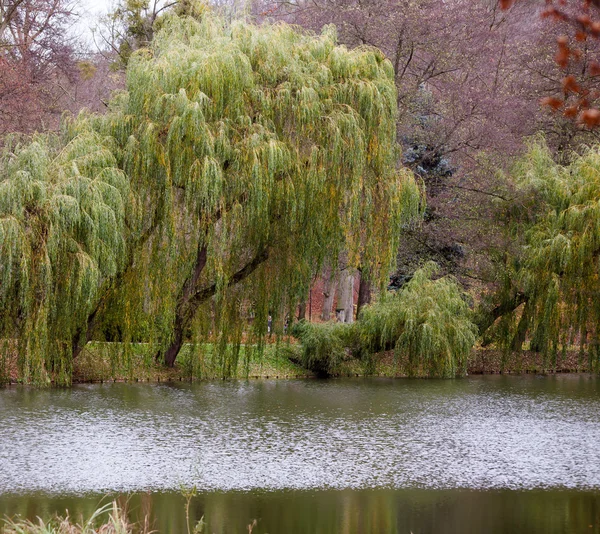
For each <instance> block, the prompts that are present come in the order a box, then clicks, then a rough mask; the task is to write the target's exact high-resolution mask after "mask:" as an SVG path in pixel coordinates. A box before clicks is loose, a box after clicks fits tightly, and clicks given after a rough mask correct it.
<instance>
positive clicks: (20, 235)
mask: <svg viewBox="0 0 600 534" xmlns="http://www.w3.org/2000/svg"><path fill="white" fill-rule="evenodd" d="M55 142H56V140H54V139H52V138H42V137H40V138H36V139H34V140H33V141H32V142H31V143H29V144H27V145H17V146H15V147H13V148H10V147H9V148H8V149H7V151H6V153H5V154H4V155H3V157H2V161H1V164H0V258H2V262H1V264H0V309H2V315H1V317H0V337H2V338H4V337H17V338H18V351H19V355H20V362H21V374H22V377H23V379H24V380H25V381H32V382H35V383H43V382H45V381H46V380H48V376H47V374H46V371H47V370H52V371H53V372H54V373H55V375H56V376H57V377H58V380H59V381H61V382H68V380H69V374H70V349H71V347H70V345H68V344H67V343H68V340H69V339H70V337H71V336H72V335H73V334H74V330H75V329H76V328H77V327H78V324H81V323H82V322H85V321H86V320H87V316H88V311H89V307H90V305H91V303H93V302H94V300H95V299H96V298H97V294H98V289H99V287H100V286H101V284H102V282H103V281H104V280H105V279H107V278H110V277H112V276H114V275H115V274H116V273H117V272H118V271H119V269H121V268H122V266H123V256H124V252H125V239H124V235H125V233H126V229H125V225H126V223H125V218H126V214H125V206H126V205H127V204H128V203H129V195H130V190H129V182H128V180H127V179H126V176H125V175H124V173H123V172H122V170H120V169H118V168H117V164H116V159H115V157H114V156H113V154H112V152H111V143H110V140H108V139H106V138H103V137H101V136H99V135H98V134H95V133H86V134H82V135H80V136H79V137H77V138H75V139H73V140H72V141H71V142H69V143H67V144H66V145H65V146H64V147H61V148H60V149H58V148H55V146H53V144H54V143H55Z"/></svg>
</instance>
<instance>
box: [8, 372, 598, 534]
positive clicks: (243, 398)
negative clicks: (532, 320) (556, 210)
mask: <svg viewBox="0 0 600 534" xmlns="http://www.w3.org/2000/svg"><path fill="white" fill-rule="evenodd" d="M192 487H196V489H197V492H198V495H197V496H196V497H194V498H193V499H192V501H191V505H190V513H191V515H192V517H194V518H200V517H201V516H204V517H205V519H206V521H207V523H208V529H207V532H219V533H221V532H223V533H225V532H226V533H235V532H248V529H247V528H246V525H248V524H249V523H250V522H251V521H252V520H254V519H256V520H257V526H256V527H255V528H254V530H253V533H255V534H258V533H270V534H276V533H280V532H281V533H305V532H306V533H316V532H323V533H325V532H348V533H350V532H365V533H368V532H399V533H403V532H406V533H407V534H408V533H410V532H412V533H414V534H418V533H427V532H442V533H457V534H458V533H469V532H490V533H496V532H497V533H504V532H506V533H509V532H510V533H513V532H528V533H529V532H532V533H537V532H539V533H553V532H556V533H568V532H573V533H575V532H590V533H592V532H593V533H600V379H599V378H598V377H596V376H591V375H554V376H535V375H525V376H498V375H494V376H473V377H468V378H465V379H458V380H408V379H396V380H392V379H379V378H371V379H338V380H328V381H326V380H322V381H321V380H253V381H231V382H203V383H193V384H189V383H174V384H123V383H117V384H94V385H78V386H74V387H73V388H71V389H52V390H36V389H32V388H26V387H16V386H12V387H7V388H4V389H0V516H1V515H14V514H17V513H20V514H21V515H23V516H27V517H31V518H34V517H35V516H36V515H40V516H43V517H46V516H48V515H50V514H52V513H55V512H60V513H62V514H64V511H65V509H68V510H69V512H70V514H71V516H72V517H75V518H77V517H79V515H80V514H83V515H90V514H91V512H92V511H93V510H94V509H95V508H96V507H97V506H98V503H99V502H101V501H102V502H106V500H107V499H110V498H111V497H112V496H115V495H121V496H128V506H129V509H130V511H131V514H132V517H142V516H144V515H148V516H149V517H150V518H151V520H152V521H153V522H154V526H155V528H157V529H158V530H159V531H160V532H184V531H185V530H186V529H185V510H184V504H185V499H184V497H183V496H182V495H181V493H182V491H185V489H186V488H187V489H189V488H192Z"/></svg>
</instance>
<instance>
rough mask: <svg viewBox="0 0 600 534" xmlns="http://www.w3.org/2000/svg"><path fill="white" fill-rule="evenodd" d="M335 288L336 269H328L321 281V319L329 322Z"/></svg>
mask: <svg viewBox="0 0 600 534" xmlns="http://www.w3.org/2000/svg"><path fill="white" fill-rule="evenodd" d="M336 286H337V269H333V268H330V269H328V271H327V274H325V277H324V280H323V296H324V297H325V299H324V300H323V309H322V311H321V319H322V320H323V321H329V320H330V319H331V312H332V310H333V300H334V298H335V289H336Z"/></svg>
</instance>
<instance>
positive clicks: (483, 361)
mask: <svg viewBox="0 0 600 534" xmlns="http://www.w3.org/2000/svg"><path fill="white" fill-rule="evenodd" d="M228 350H231V349H228ZM301 353H302V351H301V348H300V345H298V344H296V343H294V342H293V341H285V342H280V343H273V344H267V345H266V346H265V348H264V351H263V352H262V353H259V352H258V351H257V350H256V347H242V349H241V351H240V354H239V356H238V358H237V365H232V362H234V361H235V358H232V357H231V354H230V355H229V357H227V358H221V357H219V356H218V354H217V351H216V350H215V347H214V346H213V345H211V344H202V345H186V346H184V348H183V349H182V351H181V354H180V355H179V357H178V359H177V362H176V365H175V367H174V368H172V369H168V368H165V367H164V366H163V365H161V364H157V363H156V362H155V361H154V357H153V356H154V351H153V350H152V347H151V346H150V345H148V344H133V345H131V346H130V347H129V348H128V349H127V350H125V349H124V346H123V345H122V344H120V343H99V342H92V343H89V344H88V345H87V346H86V348H85V350H84V351H82V353H81V354H80V356H79V357H78V358H77V360H76V361H75V363H74V365H73V382H74V383H82V382H111V381H131V382H166V381H184V380H185V381H194V380H217V379H222V378H224V377H225V378H231V379H259V378H265V379H266V378H268V379H273V378H277V379H282V378H283V379H285V378H309V377H314V376H315V374H314V373H313V372H312V371H310V370H308V369H306V368H305V367H303V366H302V365H300V364H299V363H298V362H300V361H301ZM227 362H229V364H228V363H227ZM4 368H5V374H4V381H5V382H12V383H18V382H19V381H20V380H19V374H18V366H17V361H16V356H15V355H10V354H9V355H8V356H6V357H5V360H4ZM589 371H590V369H589V362H588V359H587V357H586V356H585V355H584V356H583V357H582V356H581V355H580V354H579V352H577V351H567V352H566V354H560V355H559V356H558V357H557V360H556V361H552V360H544V358H543V356H542V355H541V354H539V353H534V352H529V351H523V352H520V353H510V354H505V353H503V352H502V351H498V350H491V349H490V350H487V349H474V350H473V351H472V353H471V357H470V358H469V364H468V373H469V374H496V373H509V374H520V373H540V374H543V373H564V372H571V373H575V372H589ZM407 374H408V373H407V362H405V361H403V359H402V358H397V357H396V356H395V355H394V352H393V351H387V352H382V353H379V354H376V355H375V356H373V358H372V359H371V360H370V361H360V360H356V359H354V358H350V357H348V358H346V359H343V360H342V361H341V362H340V364H339V367H338V368H337V370H336V372H335V373H334V376H340V377H357V376H383V377H404V376H407Z"/></svg>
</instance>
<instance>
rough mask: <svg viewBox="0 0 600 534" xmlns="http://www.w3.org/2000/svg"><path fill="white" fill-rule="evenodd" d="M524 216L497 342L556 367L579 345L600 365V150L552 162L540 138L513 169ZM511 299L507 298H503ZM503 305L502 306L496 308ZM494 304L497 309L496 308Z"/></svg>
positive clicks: (505, 290)
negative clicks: (538, 354) (567, 162)
mask: <svg viewBox="0 0 600 534" xmlns="http://www.w3.org/2000/svg"><path fill="white" fill-rule="evenodd" d="M515 176H516V180H517V184H518V186H519V188H520V189H521V192H522V194H523V197H524V198H528V199H529V201H528V203H527V204H526V205H525V211H526V213H525V214H524V215H523V214H522V213H521V214H519V213H517V214H516V217H515V218H516V219H517V220H518V221H519V224H518V225H517V229H518V230H519V231H520V232H522V234H523V243H522V246H521V248H520V249H519V250H518V251H517V253H516V254H514V255H512V256H511V257H510V259H509V266H508V267H509V272H510V276H509V277H508V282H507V283H506V284H504V288H503V291H502V293H503V294H504V297H505V298H504V300H505V301H506V302H510V303H511V304H512V305H510V306H507V307H506V309H504V310H502V311H503V312H504V313H501V314H499V315H501V318H500V320H499V321H497V323H496V324H495V325H494V327H495V329H496V331H495V334H496V336H497V338H498V339H499V341H500V342H501V343H502V344H504V346H505V347H507V348H508V349H513V350H520V349H521V348H522V345H523V342H524V341H526V340H527V339H528V340H529V343H530V347H531V349H532V350H535V351H539V352H541V353H543V354H544V355H545V357H546V362H547V363H554V364H555V363H556V358H557V356H558V355H559V353H560V352H563V353H564V352H565V351H566V350H567V348H568V347H569V346H572V345H575V344H578V345H579V348H580V354H581V355H582V356H583V354H584V352H585V350H587V351H588V355H589V365H590V368H596V369H598V368H600V366H599V362H600V352H599V349H600V329H599V328H598V325H599V324H600V299H599V298H598V295H599V294H600V279H599V274H600V272H599V267H600V148H599V147H592V148H590V149H588V150H587V151H586V152H585V153H584V154H582V155H581V156H577V157H575V159H574V160H573V161H572V163H571V164H570V165H567V166H562V165H559V164H557V163H556V162H555V161H554V160H553V157H552V155H551V153H550V151H549V150H548V148H547V147H546V145H545V144H544V143H543V141H542V142H540V141H539V140H538V141H536V142H535V143H533V144H532V145H531V147H530V149H529V151H528V153H527V155H526V156H525V157H524V158H523V160H522V161H521V162H520V164H519V165H518V166H517V168H516V172H515ZM507 295H508V296H507ZM500 307H501V306H500ZM500 307H499V308H500Z"/></svg>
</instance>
